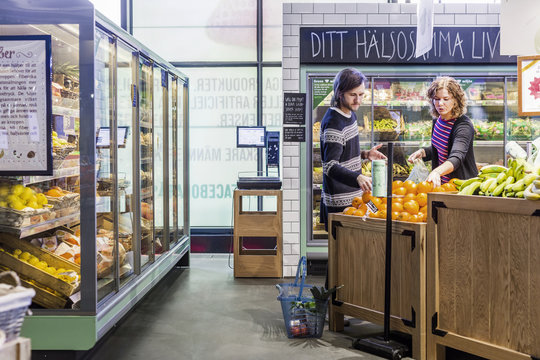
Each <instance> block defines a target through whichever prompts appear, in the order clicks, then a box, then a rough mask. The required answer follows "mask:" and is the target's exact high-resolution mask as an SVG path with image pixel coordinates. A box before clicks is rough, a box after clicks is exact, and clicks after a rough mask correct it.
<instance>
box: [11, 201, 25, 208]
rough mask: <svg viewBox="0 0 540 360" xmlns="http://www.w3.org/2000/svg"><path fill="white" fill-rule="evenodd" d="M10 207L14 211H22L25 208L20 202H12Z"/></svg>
mask: <svg viewBox="0 0 540 360" xmlns="http://www.w3.org/2000/svg"><path fill="white" fill-rule="evenodd" d="M10 207H11V208H12V209H15V210H22V209H24V208H25V207H26V206H24V205H23V203H22V202H20V201H14V202H12V203H11V205H10Z"/></svg>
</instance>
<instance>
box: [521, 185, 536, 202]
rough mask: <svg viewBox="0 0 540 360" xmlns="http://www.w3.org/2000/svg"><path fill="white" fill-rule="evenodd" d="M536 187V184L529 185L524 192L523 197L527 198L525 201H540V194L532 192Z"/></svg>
mask: <svg viewBox="0 0 540 360" xmlns="http://www.w3.org/2000/svg"><path fill="white" fill-rule="evenodd" d="M533 186H534V184H531V185H529V187H527V188H526V189H525V190H524V191H523V196H524V197H525V199H527V200H533V201H536V200H540V194H537V193H535V192H533V191H532V187H533Z"/></svg>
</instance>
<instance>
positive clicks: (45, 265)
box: [36, 260, 49, 270]
mask: <svg viewBox="0 0 540 360" xmlns="http://www.w3.org/2000/svg"><path fill="white" fill-rule="evenodd" d="M36 266H37V267H38V268H39V269H41V270H45V269H46V268H48V267H49V264H47V263H46V262H45V261H43V260H42V261H40V262H38V263H37V265H36Z"/></svg>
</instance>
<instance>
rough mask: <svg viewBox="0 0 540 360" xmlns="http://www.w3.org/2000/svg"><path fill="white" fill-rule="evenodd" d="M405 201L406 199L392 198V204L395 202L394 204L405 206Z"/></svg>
mask: <svg viewBox="0 0 540 360" xmlns="http://www.w3.org/2000/svg"><path fill="white" fill-rule="evenodd" d="M403 199H404V198H403V197H393V198H392V202H393V203H396V202H398V203H401V204H403Z"/></svg>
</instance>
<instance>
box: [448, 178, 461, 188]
mask: <svg viewBox="0 0 540 360" xmlns="http://www.w3.org/2000/svg"><path fill="white" fill-rule="evenodd" d="M456 180H459V179H458V178H452V179H450V181H449V183H450V184H452V185H454V186H456V183H455V181H456Z"/></svg>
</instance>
